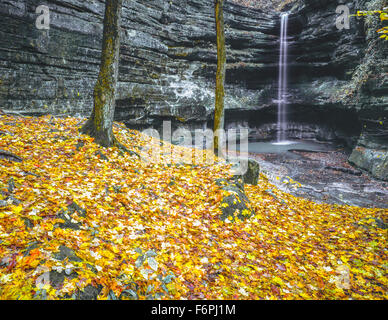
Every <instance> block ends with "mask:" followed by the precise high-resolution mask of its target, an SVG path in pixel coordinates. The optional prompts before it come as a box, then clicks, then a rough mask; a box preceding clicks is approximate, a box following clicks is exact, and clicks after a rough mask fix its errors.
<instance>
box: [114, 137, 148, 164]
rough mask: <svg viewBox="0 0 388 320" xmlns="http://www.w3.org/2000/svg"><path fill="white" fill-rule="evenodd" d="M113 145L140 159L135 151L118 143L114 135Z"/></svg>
mask: <svg viewBox="0 0 388 320" xmlns="http://www.w3.org/2000/svg"><path fill="white" fill-rule="evenodd" d="M113 145H114V146H115V147H116V148H118V149H119V150H120V151H122V152H125V153H129V154H130V155H131V156H137V157H138V158H139V159H141V157H140V155H139V154H138V153H137V152H135V151H132V150H129V149H127V147H125V146H124V145H123V144H122V143H120V142H119V141H118V140H117V139H116V137H114V141H113Z"/></svg>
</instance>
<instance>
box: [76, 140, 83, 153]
mask: <svg viewBox="0 0 388 320" xmlns="http://www.w3.org/2000/svg"><path fill="white" fill-rule="evenodd" d="M84 145H85V142H83V141H79V142H77V144H76V145H75V149H76V150H77V151H80V150H81V148H82V147H83V146H84Z"/></svg>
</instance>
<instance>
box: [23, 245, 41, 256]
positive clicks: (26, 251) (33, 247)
mask: <svg viewBox="0 0 388 320" xmlns="http://www.w3.org/2000/svg"><path fill="white" fill-rule="evenodd" d="M39 244H40V242H37V241H34V242H32V243H30V244H29V245H28V246H27V248H26V249H25V251H24V256H25V257H26V256H28V255H29V254H30V251H31V250H34V249H37V248H38V247H39Z"/></svg>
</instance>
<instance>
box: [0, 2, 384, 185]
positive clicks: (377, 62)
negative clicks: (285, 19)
mask: <svg viewBox="0 0 388 320" xmlns="http://www.w3.org/2000/svg"><path fill="white" fill-rule="evenodd" d="M340 2H341V1H338V3H337V1H325V0H322V1H315V0H305V1H296V2H295V3H291V4H289V5H287V6H286V8H284V10H288V11H289V12H290V16H289V97H288V101H289V104H290V107H289V108H288V109H289V110H292V111H291V114H290V115H288V119H289V125H288V128H287V131H288V132H287V134H288V136H289V137H291V138H292V137H294V136H295V137H301V138H309V139H318V140H328V141H330V140H341V141H343V142H344V143H345V144H346V145H347V146H348V147H349V148H351V149H352V150H353V152H352V154H351V156H350V159H349V161H350V162H351V163H352V164H354V165H356V166H358V167H360V168H362V169H365V170H367V171H369V172H370V173H371V174H372V175H373V176H374V177H376V178H379V179H383V180H388V151H387V146H388V137H387V131H388V121H387V115H388V81H387V79H388V77H387V69H388V60H387V59H386V57H387V53H388V52H387V45H388V42H387V41H379V40H378V35H377V34H376V32H375V30H377V29H378V28H379V26H380V25H381V23H380V22H379V20H378V18H377V17H374V18H373V17H369V18H367V19H364V18H362V19H361V18H355V17H353V18H352V20H351V29H350V30H341V31H340V30H337V29H336V26H335V19H336V16H337V14H336V12H335V9H336V6H337V5H338V4H339V3H340ZM41 4H46V5H48V6H49V8H50V12H51V16H50V18H51V24H50V30H38V29H37V28H35V20H36V18H37V16H38V14H36V13H35V10H36V7H37V6H39V5H41ZM345 4H347V5H348V6H349V7H350V8H351V11H352V12H354V11H355V10H357V9H363V10H365V9H369V10H372V9H381V8H382V7H383V6H384V5H386V3H384V1H382V0H374V1H348V2H346V1H345ZM103 12H104V2H103V1H93V0H89V1H78V0H65V1H45V3H42V1H40V0H37V1H35V0H28V1H27V0H25V1H22V0H19V1H11V0H8V1H2V2H1V3H0V107H1V108H2V109H4V110H13V111H17V112H20V113H23V114H33V115H40V114H47V113H51V114H70V115H83V116H87V115H89V114H90V111H91V108H92V106H93V100H92V95H93V87H94V84H95V81H96V79H97V75H98V69H99V62H100V49H101V40H102V19H103ZM213 20H214V19H213V7H212V5H209V1H208V0H206V1H205V0H172V1H161V0H134V1H128V2H124V7H123V20H122V44H121V59H120V74H119V87H118V93H117V107H116V120H120V121H123V122H125V123H126V124H127V125H128V126H130V127H133V128H138V129H143V128H146V127H150V126H153V127H155V128H160V127H161V123H162V121H163V120H173V121H174V126H175V127H180V126H184V127H188V128H190V129H195V128H203V127H204V126H211V122H212V108H213V105H214V92H213V91H214V79H215V69H216V48H215V43H216V39H215V27H214V21H213ZM225 23H226V38H227V55H228V56H227V63H228V67H227V76H226V78H227V79H226V80H227V83H226V86H225V89H226V110H227V111H226V127H230V126H236V125H249V127H250V128H251V132H250V137H251V139H255V140H266V139H270V138H271V137H273V136H274V134H275V133H274V131H275V130H276V120H275V119H276V102H274V99H275V97H276V92H277V75H278V72H277V68H278V58H279V57H278V45H279V28H280V20H279V13H278V12H275V11H273V12H272V11H268V10H266V11H265V12H264V11H261V10H259V9H252V8H246V7H242V6H239V5H236V4H232V3H231V2H227V3H226V4H225ZM329 114H330V117H329V116H328V115H329ZM333 114H334V115H338V116H333ZM333 118H335V119H336V120H335V121H334V120H332V119H333ZM326 119H327V120H326Z"/></svg>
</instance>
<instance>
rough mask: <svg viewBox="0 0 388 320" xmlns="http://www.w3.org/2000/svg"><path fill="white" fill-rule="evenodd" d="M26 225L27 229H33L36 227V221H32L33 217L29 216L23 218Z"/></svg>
mask: <svg viewBox="0 0 388 320" xmlns="http://www.w3.org/2000/svg"><path fill="white" fill-rule="evenodd" d="M22 220H23V222H24V225H25V227H26V228H27V229H32V228H33V227H34V223H33V222H32V220H31V219H28V218H22Z"/></svg>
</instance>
